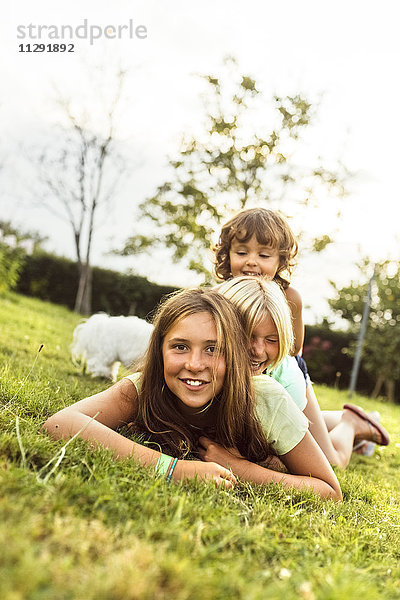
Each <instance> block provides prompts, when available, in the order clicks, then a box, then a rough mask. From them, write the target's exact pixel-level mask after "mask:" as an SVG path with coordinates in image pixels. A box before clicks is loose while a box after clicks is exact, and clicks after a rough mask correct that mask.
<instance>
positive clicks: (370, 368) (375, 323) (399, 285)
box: [329, 260, 400, 382]
mask: <svg viewBox="0 0 400 600" xmlns="http://www.w3.org/2000/svg"><path fill="white" fill-rule="evenodd" d="M360 273H361V277H362V278H363V279H364V281H365V283H362V284H360V283H359V282H351V284H350V285H349V286H346V287H344V288H342V289H337V288H336V286H335V289H336V298H334V299H332V300H330V301H329V304H330V306H331V308H332V309H333V310H334V311H335V312H336V314H338V315H339V316H341V317H342V318H343V319H345V320H346V321H347V322H348V323H349V326H350V330H351V331H353V332H354V331H357V330H358V328H359V323H360V321H361V318H362V313H363V308H364V303H365V298H366V295H367V289H368V280H366V279H367V277H368V275H369V276H371V274H372V266H371V265H370V264H369V262H368V260H366V261H364V263H363V264H362V265H360ZM399 347H400V262H393V261H385V262H383V263H381V264H379V265H376V267H375V276H374V284H373V288H372V298H371V307H370V316H369V321H368V328H367V333H366V336H365V341H364V348H363V353H364V356H363V366H364V368H365V370H366V371H367V372H368V373H370V374H371V375H372V376H373V377H375V378H376V379H377V378H379V377H381V378H383V379H384V380H392V381H395V382H400V354H399Z"/></svg>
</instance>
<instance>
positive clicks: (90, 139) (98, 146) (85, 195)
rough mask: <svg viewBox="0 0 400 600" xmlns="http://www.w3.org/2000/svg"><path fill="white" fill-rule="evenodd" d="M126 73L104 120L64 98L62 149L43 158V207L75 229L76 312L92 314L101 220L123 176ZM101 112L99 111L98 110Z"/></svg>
mask: <svg viewBox="0 0 400 600" xmlns="http://www.w3.org/2000/svg"><path fill="white" fill-rule="evenodd" d="M125 77H126V72H124V71H122V70H119V71H118V72H117V73H116V76H115V82H114V84H113V87H111V93H110V95H109V97H108V100H107V106H105V107H104V108H103V110H102V111H100V112H102V115H101V116H100V118H98V119H93V118H92V120H91V119H90V117H91V115H92V113H94V114H98V111H97V112H96V111H95V107H94V106H91V109H90V110H85V108H84V107H82V106H79V105H78V106H77V105H76V103H75V102H74V101H73V100H72V99H69V98H64V97H63V96H62V95H61V93H59V92H58V100H57V104H58V106H59V108H60V109H61V116H62V117H63V120H64V123H65V124H64V126H61V125H59V126H58V127H56V128H55V131H56V133H57V140H58V141H57V145H56V146H54V145H52V146H51V147H50V148H49V147H46V148H45V149H44V150H43V151H42V152H41V153H40V155H39V157H38V159H37V163H38V166H39V179H40V183H41V185H42V190H43V191H42V193H41V194H40V202H41V204H42V205H44V206H46V208H47V209H48V210H50V211H51V212H53V213H54V214H56V215H57V216H58V217H60V218H62V219H63V220H66V221H67V222H68V224H69V225H70V227H71V230H72V234H73V240H74V249H75V255H76V260H77V262H78V266H79V282H78V289H77V294H76V300H75V311H76V312H81V313H83V314H89V313H90V309H91V289H92V271H91V262H90V261H91V250H92V243H93V237H94V232H95V228H96V217H97V215H98V213H99V209H100V208H101V207H103V208H104V207H105V206H106V205H108V204H109V202H110V199H111V198H112V196H113V195H114V193H115V189H116V182H117V180H118V178H119V177H120V174H121V170H122V167H121V157H120V156H119V154H118V153H117V151H116V146H115V120H116V115H117V109H118V106H119V104H120V101H121V95H122V90H123V85H124V80H125ZM97 108H98V107H97Z"/></svg>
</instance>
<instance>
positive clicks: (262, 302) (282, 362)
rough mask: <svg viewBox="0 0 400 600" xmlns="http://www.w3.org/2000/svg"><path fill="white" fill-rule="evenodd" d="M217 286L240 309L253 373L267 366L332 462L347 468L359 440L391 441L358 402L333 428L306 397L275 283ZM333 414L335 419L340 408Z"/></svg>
mask: <svg viewBox="0 0 400 600" xmlns="http://www.w3.org/2000/svg"><path fill="white" fill-rule="evenodd" d="M216 290H217V291H218V292H219V293H220V294H222V295H224V296H225V297H226V298H229V300H231V302H233V303H234V304H235V305H236V306H237V307H238V309H239V310H240V313H241V315H242V317H243V319H244V326H245V330H246V334H247V339H248V347H249V353H250V358H251V365H252V368H253V372H255V373H259V372H262V371H266V372H267V373H268V374H269V375H270V376H272V377H274V378H275V379H276V380H277V381H278V382H280V383H281V384H282V385H283V386H284V387H285V388H286V390H287V391H288V392H289V394H290V395H291V397H292V398H293V400H294V401H295V402H296V404H297V405H298V407H299V408H300V410H302V411H303V412H304V415H305V416H306V417H307V419H308V420H309V422H310V426H309V429H310V432H311V434H312V435H313V437H314V438H315V440H316V441H317V443H318V444H319V446H320V447H321V448H322V450H323V451H324V453H325V455H326V456H327V458H328V459H329V461H330V463H331V464H334V465H338V466H340V467H342V468H345V467H346V466H347V465H348V463H349V460H350V457H351V453H352V450H353V444H354V442H355V441H359V440H361V439H365V440H371V441H374V442H375V443H378V444H381V445H387V444H388V443H389V437H388V434H387V432H386V431H385V430H384V428H383V427H381V426H380V425H379V424H378V423H376V422H375V421H374V420H373V419H372V418H371V417H370V416H369V415H367V414H366V413H365V412H364V411H363V410H362V409H360V408H359V407H355V406H353V405H345V410H343V412H342V413H341V414H340V416H339V418H338V419H337V422H336V423H335V426H334V427H333V428H332V429H331V431H329V432H328V429H327V427H326V424H325V420H324V418H323V415H322V413H321V410H320V408H319V405H318V402H307V399H306V390H305V383H304V378H303V377H302V375H301V373H300V370H299V369H298V368H297V364H296V361H295V359H294V358H293V357H291V356H289V353H290V349H291V347H292V343H293V328H292V325H291V314H290V309H289V307H288V304H287V301H286V299H285V296H284V294H283V292H282V291H281V289H280V287H279V286H278V285H277V284H276V283H275V282H273V281H268V280H265V279H262V278H260V277H258V278H255V277H238V278H235V279H231V280H229V281H226V282H224V283H222V284H220V285H219V286H217V288H216ZM261 377H265V376H261ZM328 414H329V411H328ZM334 416H335V418H336V416H337V412H336V411H334Z"/></svg>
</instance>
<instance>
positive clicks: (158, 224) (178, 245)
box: [119, 59, 347, 277]
mask: <svg viewBox="0 0 400 600" xmlns="http://www.w3.org/2000/svg"><path fill="white" fill-rule="evenodd" d="M224 67H225V73H224V74H223V76H222V77H214V76H211V75H209V76H206V77H204V79H205V80H206V84H207V90H208V93H207V96H206V123H205V128H204V131H203V132H202V133H201V134H199V136H198V137H190V138H188V139H183V140H182V144H181V148H180V150H179V153H178V156H177V157H176V158H174V159H171V160H170V161H169V168H170V171H171V178H170V179H169V180H168V181H166V182H164V183H162V184H161V185H160V186H159V187H158V188H157V191H156V193H155V195H154V196H152V197H151V198H148V199H146V200H145V201H144V202H143V203H142V204H141V205H140V206H139V210H140V217H141V219H142V220H141V221H140V226H141V228H142V231H143V224H144V222H145V221H146V220H147V221H148V222H149V223H151V224H152V230H153V232H154V233H153V234H149V235H146V234H143V233H138V232H136V233H134V235H132V236H131V237H130V238H129V239H128V240H127V241H126V244H125V247H124V249H123V250H122V251H120V252H119V253H120V254H123V255H129V254H136V253H140V252H143V251H145V250H146V249H149V248H152V247H154V246H158V245H163V246H167V247H169V248H172V249H173V258H174V260H176V261H178V260H181V259H183V258H185V259H186V260H187V262H188V266H189V268H190V269H192V270H194V271H197V272H199V273H203V274H204V275H205V276H206V277H207V276H208V277H209V269H208V268H207V267H206V265H205V256H206V251H207V250H209V249H210V248H211V247H212V245H213V233H214V232H215V231H217V230H218V229H219V226H220V224H221V222H223V221H224V220H226V219H227V218H228V217H230V216H231V215H232V214H233V213H234V212H236V211H237V210H240V209H243V208H245V207H248V206H251V205H253V206H254V205H265V206H268V207H272V208H279V207H281V206H282V205H283V201H284V200H287V198H288V197H289V196H291V197H292V198H293V199H294V200H295V202H294V203H293V204H292V205H291V206H290V210H293V206H294V204H297V206H301V207H302V208H303V209H304V207H307V206H309V207H311V206H315V203H316V197H317V196H319V195H320V194H321V188H329V190H330V192H331V193H335V194H336V195H339V196H343V195H344V193H345V188H344V182H345V179H346V177H347V172H346V171H345V169H344V168H343V167H341V166H339V167H338V170H337V171H332V170H328V169H326V168H324V167H323V166H322V165H321V164H318V165H317V166H314V167H312V168H311V167H310V168H306V167H303V166H300V165H299V164H298V163H296V161H295V157H294V156H295V152H296V149H297V150H298V149H299V148H300V147H301V144H300V142H301V137H302V134H303V132H304V130H306V128H307V127H308V126H309V125H310V123H311V121H312V119H313V116H314V111H313V109H312V106H311V104H310V102H308V100H307V99H306V98H304V97H302V96H301V95H295V96H286V97H279V96H275V97H274V99H273V102H274V108H273V109H272V110H270V112H269V115H268V118H267V121H268V124H265V123H264V124H263V125H262V126H260V132H259V133H256V132H255V127H254V120H255V118H256V117H257V115H258V116H259V115H262V117H263V118H264V119H265V116H266V114H265V113H266V110H267V106H266V104H265V101H264V99H263V96H262V94H261V92H260V91H259V89H258V88H257V84H256V81H255V80H254V79H253V78H251V77H250V76H248V75H240V74H239V72H238V68H237V65H236V62H235V61H234V60H233V59H227V60H226V61H225V65H224ZM267 129H268V130H267ZM330 242H331V238H330V236H329V235H327V234H325V235H324V236H323V237H322V238H320V239H318V240H315V241H314V249H315V250H322V249H323V248H324V247H325V246H326V245H327V244H328V243H330Z"/></svg>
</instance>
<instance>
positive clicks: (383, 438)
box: [343, 404, 390, 446]
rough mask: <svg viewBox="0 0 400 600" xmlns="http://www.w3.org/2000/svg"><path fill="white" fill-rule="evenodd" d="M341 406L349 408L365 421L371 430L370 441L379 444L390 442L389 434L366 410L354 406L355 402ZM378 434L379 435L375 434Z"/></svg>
mask: <svg viewBox="0 0 400 600" xmlns="http://www.w3.org/2000/svg"><path fill="white" fill-rule="evenodd" d="M343 408H345V409H347V410H350V411H351V412H353V413H354V414H356V415H357V416H358V417H360V418H361V419H364V421H367V423H368V424H369V426H370V427H371V430H372V431H373V436H372V438H373V439H372V440H371V441H372V442H374V443H375V444H378V445H379V446H387V445H388V444H389V442H390V438H389V434H388V432H387V431H386V429H385V428H384V427H382V425H380V424H379V423H377V422H376V421H374V420H373V419H372V418H371V417H370V416H369V415H368V414H367V413H366V412H365V410H363V409H362V408H361V406H356V405H355V404H344V406H343ZM374 430H375V431H374ZM377 433H379V434H380V436H378V435H377Z"/></svg>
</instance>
